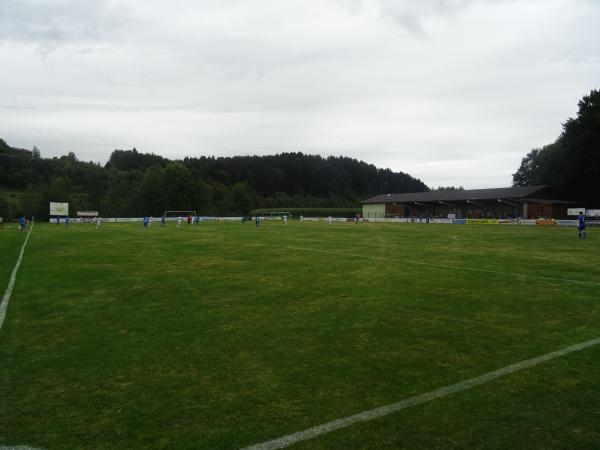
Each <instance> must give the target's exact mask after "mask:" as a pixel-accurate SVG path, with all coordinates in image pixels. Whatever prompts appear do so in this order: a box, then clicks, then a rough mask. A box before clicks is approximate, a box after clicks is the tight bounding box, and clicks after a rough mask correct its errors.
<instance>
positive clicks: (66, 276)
mask: <svg viewBox="0 0 600 450" xmlns="http://www.w3.org/2000/svg"><path fill="white" fill-rule="evenodd" d="M157 225H158V224H155V225H153V227H152V228H150V229H149V230H144V229H143V227H142V225H141V224H139V223H136V224H103V225H102V226H101V227H100V229H98V230H96V229H95V226H93V225H83V224H82V225H77V224H73V225H72V226H71V227H70V228H69V229H65V228H64V227H63V226H56V225H51V224H41V223H39V224H36V225H35V227H34V229H33V231H32V233H31V236H30V239H29V242H28V244H27V247H26V250H25V254H24V258H23V262H22V265H21V267H20V270H19V273H18V276H17V281H16V285H15V288H14V291H13V293H12V297H11V299H10V303H9V305H8V310H7V315H6V320H5V322H4V325H3V327H2V329H1V330H0V447H2V446H17V445H31V446H34V447H39V448H45V449H136V448H168V449H218V448H224V449H235V448H243V447H245V446H249V445H252V444H257V443H262V442H265V441H269V440H271V439H275V438H278V437H281V436H285V435H289V434H291V433H295V432H298V431H302V430H305V429H307V428H311V427H314V426H317V425H320V424H324V423H327V422H330V421H332V420H335V419H340V418H344V417H347V416H351V415H353V414H356V413H359V412H362V411H368V410H372V409H375V408H379V407H381V406H384V405H388V404H392V403H395V402H399V401H401V400H403V399H407V398H410V397H414V396H417V395H420V394H423V393H427V392H430V391H434V390H436V389H439V388H442V387H444V386H448V385H452V384H454V383H458V382H461V381H464V380H467V379H470V378H473V377H477V376H480V375H482V374H485V373H487V372H490V371H494V370H496V369H499V368H502V367H505V366H508V365H511V364H514V363H518V362H520V361H524V360H528V359H530V358H534V357H537V356H539V355H543V354H546V353H549V352H553V351H556V350H559V349H562V348H564V347H568V346H571V345H574V344H578V343H581V342H584V341H588V340H591V339H595V338H598V337H600V230H595V229H592V230H588V239H586V240H580V239H578V238H577V231H576V229H575V228H563V227H541V226H529V227H528V226H489V225H488V226H486V225H480V226H477V225H437V224H422V225H419V224H359V225H355V224H353V223H334V224H332V225H328V224H326V223H304V224H300V223H297V222H292V223H290V224H288V225H287V226H284V225H283V224H282V223H279V222H264V223H263V224H262V225H261V228H260V230H256V229H255V227H254V224H251V223H250V224H246V225H242V224H240V223H223V222H221V223H206V222H204V223H202V224H201V225H199V226H193V225H192V226H187V225H185V224H184V225H182V227H181V228H180V229H177V228H176V226H175V224H173V223H169V224H168V227H167V228H166V229H161V228H159V227H158V226H157ZM24 239H25V235H24V234H20V233H17V232H16V231H15V230H14V229H12V228H11V229H5V230H0V256H1V258H0V283H1V285H0V295H2V294H3V293H4V289H5V288H6V285H7V284H8V280H9V276H10V273H11V270H12V268H13V266H14V264H15V262H16V259H17V256H18V253H19V251H20V248H21V245H22V243H23V241H24ZM598 380H600V345H598V346H593V347H590V348H586V349H583V350H581V351H577V352H573V353H570V354H568V355H565V356H562V357H559V358H555V359H552V360H550V361H546V362H544V363H542V364H539V365H536V366H535V367H531V368H528V369H525V370H522V371H519V372H517V373H514V374H510V375H507V376H504V377H501V378H498V379H495V380H492V381H489V382H487V383H485V384H481V385H479V386H476V387H473V388H472V389H468V390H465V391H462V392H456V393H453V394H450V395H447V396H444V397H441V398H438V399H436V400H432V401H430V402H428V403H424V404H420V405H416V406H413V407H410V408H406V409H403V410H401V411H398V412H396V413H393V414H389V415H387V416H385V417H381V418H378V419H375V420H369V421H366V422H361V423H357V424H354V425H351V426H348V427H346V428H342V429H339V430H336V431H333V432H331V433H326V434H323V435H320V436H318V437H315V438H313V439H310V440H305V441H301V442H298V443H296V444H294V445H293V446H292V447H291V448H295V449H349V448H377V449H395V448H407V449H417V448H444V449H447V448H486V449H490V448H498V449H500V448H513V449H514V448H523V449H531V448H578V449H579V448H589V449H593V448H600V426H599V424H600V385H599V382H598Z"/></svg>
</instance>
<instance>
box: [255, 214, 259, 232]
mask: <svg viewBox="0 0 600 450" xmlns="http://www.w3.org/2000/svg"><path fill="white" fill-rule="evenodd" d="M254 222H255V223H256V229H257V230H258V227H260V217H258V216H256V219H255V220H254Z"/></svg>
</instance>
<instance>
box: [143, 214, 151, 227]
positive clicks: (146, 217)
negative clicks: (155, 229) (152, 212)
mask: <svg viewBox="0 0 600 450" xmlns="http://www.w3.org/2000/svg"><path fill="white" fill-rule="evenodd" d="M148 224H150V219H149V218H148V216H144V228H148Z"/></svg>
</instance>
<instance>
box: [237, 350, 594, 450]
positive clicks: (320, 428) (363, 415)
mask: <svg viewBox="0 0 600 450" xmlns="http://www.w3.org/2000/svg"><path fill="white" fill-rule="evenodd" d="M598 344H600V338H596V339H592V340H590V341H585V342H581V343H579V344H575V345H572V346H570V347H565V348H563V349H560V350H557V351H555V352H551V353H546V354H545V355H542V356H537V357H535V358H531V359H527V360H525V361H521V362H518V363H515V364H511V365H510V366H506V367H502V368H501V369H497V370H494V371H492V372H487V373H484V374H483V375H480V376H478V377H475V378H470V379H468V380H465V381H461V382H459V383H456V384H451V385H449V386H444V387H442V388H439V389H436V390H434V391H430V392H427V393H425V394H420V395H416V396H414V397H410V398H407V399H405V400H401V401H399V402H397V403H392V404H389V405H385V406H382V407H380V408H376V409H371V410H369V411H363V412H360V413H358V414H354V415H352V416H348V417H344V418H342V419H337V420H332V421H331V422H327V423H325V424H322V425H317V426H316V427H312V428H308V429H306V430H303V431H298V432H297V433H293V434H288V435H287V436H282V437H280V438H277V439H273V440H271V441H266V442H262V443H260V444H255V445H250V446H248V447H244V448H243V449H242V450H274V449H278V448H284V447H288V446H290V445H293V444H295V443H297V442H300V441H305V440H307V439H312V438H314V437H317V436H320V435H323V434H326V433H331V432H332V431H335V430H339V429H340V428H345V427H348V426H350V425H353V424H355V423H358V422H368V421H370V420H374V419H378V418H380V417H383V416H387V415H388V414H392V413H395V412H398V411H400V410H402V409H406V408H410V407H411V406H416V405H420V404H423V403H427V402H430V401H432V400H435V399H438V398H440V397H445V396H447V395H450V394H453V393H455V392H460V391H465V390H467V389H471V388H473V387H475V386H479V385H481V384H484V383H487V382H488V381H492V380H495V379H497V378H500V377H503V376H506V375H509V374H512V373H515V372H520V371H522V370H525V369H528V368H530V367H534V366H537V365H538V364H542V363H544V362H546V361H550V360H551V359H555V358H559V357H561V356H564V355H568V354H569V353H573V352H577V351H580V350H583V349H586V348H589V347H593V346H595V345H598Z"/></svg>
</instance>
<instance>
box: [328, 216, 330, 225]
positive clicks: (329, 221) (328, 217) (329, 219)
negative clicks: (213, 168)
mask: <svg viewBox="0 0 600 450" xmlns="http://www.w3.org/2000/svg"><path fill="white" fill-rule="evenodd" d="M327 222H329V225H331V216H329V217H328V218H327Z"/></svg>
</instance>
